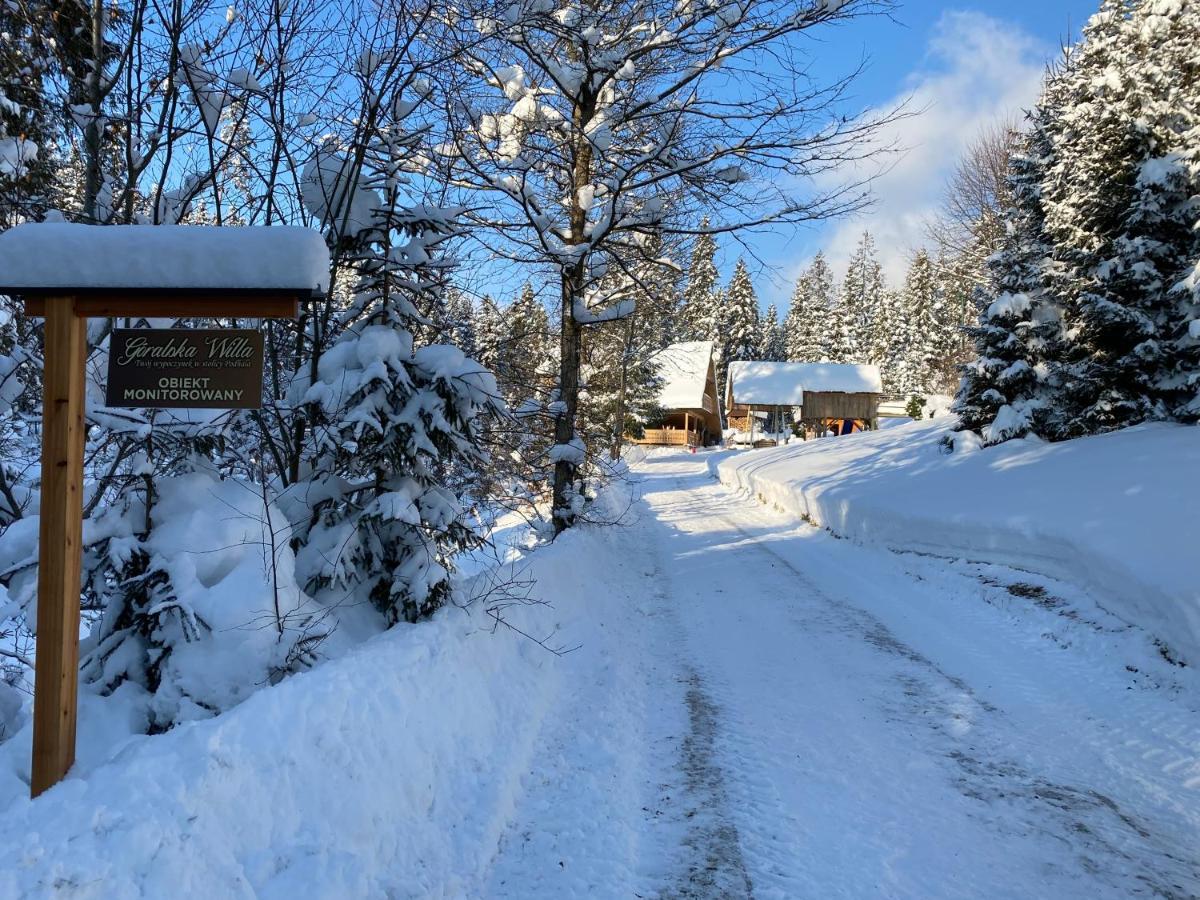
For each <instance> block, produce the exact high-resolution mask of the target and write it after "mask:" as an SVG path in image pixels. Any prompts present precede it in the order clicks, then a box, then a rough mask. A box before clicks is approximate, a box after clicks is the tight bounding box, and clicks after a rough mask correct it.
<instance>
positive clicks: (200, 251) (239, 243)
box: [0, 222, 329, 295]
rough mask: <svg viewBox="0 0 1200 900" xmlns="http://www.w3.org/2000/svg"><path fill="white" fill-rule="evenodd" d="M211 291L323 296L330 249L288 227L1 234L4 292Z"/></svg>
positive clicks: (62, 225)
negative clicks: (295, 293) (64, 289)
mask: <svg viewBox="0 0 1200 900" xmlns="http://www.w3.org/2000/svg"><path fill="white" fill-rule="evenodd" d="M57 288H66V289H77V290H88V289H91V290H113V289H121V288H129V289H139V290H145V289H154V288H159V289H164V290H173V289H189V288H190V289H207V290H237V291H255V290H263V291H269V290H275V291H296V292H297V293H305V292H315V293H318V294H323V293H326V292H327V291H328V289H329V250H328V248H327V247H326V246H325V239H324V237H322V236H321V234H320V233H319V232H316V231H313V230H312V229H309V228H297V227H291V226H256V227H246V228H234V227H228V228H226V227H217V226H212V225H77V224H73V223H67V222H37V223H26V224H23V225H18V226H17V227H16V228H12V229H10V230H8V231H6V232H4V233H3V234H0V290H5V291H11V292H13V293H22V292H23V291H25V292H29V293H39V294H43V295H44V294H47V293H50V292H51V291H52V290H53V289H57Z"/></svg>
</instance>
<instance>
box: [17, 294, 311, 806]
mask: <svg viewBox="0 0 1200 900" xmlns="http://www.w3.org/2000/svg"><path fill="white" fill-rule="evenodd" d="M0 293H2V294H10V295H13V296H19V297H22V298H23V299H24V300H25V311H26V313H27V314H28V315H34V316H45V318H46V329H45V357H44V358H45V375H44V383H45V386H44V399H43V404H42V491H41V522H40V528H39V532H38V542H39V551H38V594H37V653H36V656H35V660H34V686H33V771H32V779H31V781H30V794H31V795H32V796H34V797H36V796H38V794H40V793H42V792H43V791H45V790H47V789H48V788H50V787H53V786H54V785H55V784H57V783H58V782H59V781H61V780H62V779H63V778H64V777H65V776H66V774H67V772H68V771H69V770H70V768H71V766H72V765H73V764H74V762H75V722H76V716H77V708H78V698H79V600H80V584H79V579H80V565H81V560H82V550H83V451H84V436H85V432H86V424H85V419H84V416H85V390H84V388H85V385H84V374H85V365H86V362H87V319H88V317H89V316H114V317H116V316H130V317H134V318H144V317H148V316H162V317H171V318H185V317H192V316H204V317H226V316H228V317H251V318H282V317H295V316H296V315H297V312H298V310H299V303H300V301H301V300H308V299H312V298H313V297H314V296H319V295H316V294H314V292H313V291H312V290H286V291H285V290H275V289H271V290H259V289H245V288H243V289H232V290H228V291H217V290H212V289H209V290H200V291H198V290H190V289H179V288H163V289H147V288H138V289H131V290H116V289H112V288H106V289H71V288H66V287H64V288H56V289H46V288H36V289H31V288H26V287H21V286H14V287H0ZM148 333H149V332H148ZM179 333H180V334H181V335H183V336H187V335H189V334H191V333H192V332H191V331H190V330H187V329H181V330H180V332H179ZM258 346H259V349H260V351H261V343H260V344H259V345H258ZM168 371H170V370H168ZM258 389H259V390H260V391H261V383H260V384H259V386H258ZM177 393H178V392H177ZM238 399H239V400H240V399H241V397H239V398H238ZM121 405H131V404H121ZM137 405H144V406H154V407H171V406H174V407H192V406H206V405H207V406H210V407H211V406H212V405H213V404H211V403H202V402H198V401H196V400H193V399H192V398H191V395H190V393H189V394H187V395H186V396H181V398H180V399H179V400H178V402H172V401H171V398H170V397H165V398H163V399H161V400H160V398H158V397H157V396H156V398H155V400H154V402H146V403H144V404H137ZM216 405H218V406H219V407H221V408H224V406H226V405H227V406H229V407H234V406H246V405H248V404H246V403H242V402H239V403H234V402H229V403H227V404H225V403H224V402H222V403H219V404H216ZM253 405H257V404H253Z"/></svg>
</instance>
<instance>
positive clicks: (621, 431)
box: [608, 319, 633, 462]
mask: <svg viewBox="0 0 1200 900" xmlns="http://www.w3.org/2000/svg"><path fill="white" fill-rule="evenodd" d="M632 341H633V321H632V319H630V320H628V321H626V323H625V340H624V342H623V343H622V344H621V384H620V387H619V388H618V389H617V409H616V411H615V413H614V414H613V416H614V419H613V431H612V448H611V449H610V450H609V454H608V455H609V457H610V458H611V459H612V460H613V462H616V461H617V460H618V459H620V458H621V442H622V440H623V439H624V437H625V397H626V394H627V393H628V390H629V345H630V343H632Z"/></svg>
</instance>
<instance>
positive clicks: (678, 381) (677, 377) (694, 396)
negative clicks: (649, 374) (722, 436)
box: [654, 341, 713, 409]
mask: <svg viewBox="0 0 1200 900" xmlns="http://www.w3.org/2000/svg"><path fill="white" fill-rule="evenodd" d="M712 353H713V342H712V341H686V342H684V343H681V344H672V345H671V346H669V347H666V348H665V349H663V350H660V351H659V352H658V353H656V354H655V355H654V363H655V364H656V365H657V366H658V374H659V376H660V377H661V378H662V380H663V385H662V388H661V389H660V390H659V392H658V405H659V406H661V407H662V408H663V409H703V408H704V388H705V384H706V382H707V381H708V367H709V365H710V364H711V362H712Z"/></svg>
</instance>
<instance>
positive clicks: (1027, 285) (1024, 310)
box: [953, 75, 1058, 444]
mask: <svg viewBox="0 0 1200 900" xmlns="http://www.w3.org/2000/svg"><path fill="white" fill-rule="evenodd" d="M1052 78H1053V75H1051V79H1052ZM1057 99H1058V97H1057V94H1056V93H1055V92H1051V91H1047V92H1045V93H1044V94H1043V96H1042V98H1041V101H1040V103H1039V106H1038V107H1036V108H1035V109H1034V110H1033V112H1032V113H1031V114H1030V117H1029V129H1028V131H1026V132H1025V134H1024V136H1023V138H1022V141H1021V143H1020V144H1019V145H1018V147H1017V148H1016V149H1015V151H1014V153H1013V155H1012V159H1011V162H1010V173H1009V187H1010V189H1011V192H1012V203H1013V205H1012V206H1011V207H1010V208H1009V209H1008V211H1007V213H1006V229H1005V238H1004V243H1003V246H1002V247H1001V249H1000V251H999V252H997V253H996V254H994V255H993V256H992V257H991V258H990V259H989V260H988V264H987V275H988V280H987V282H986V283H985V284H984V285H983V287H982V288H980V289H979V292H978V293H979V300H978V302H979V304H980V305H981V306H982V308H983V312H982V314H981V316H980V319H979V323H978V324H977V325H975V326H973V327H972V328H970V329H968V332H969V334H970V336H971V338H972V340H973V341H974V345H975V354H976V358H975V359H974V360H972V361H970V362H968V363H967V364H966V365H964V366H963V372H962V381H961V383H960V384H959V388H958V392H957V394H956V395H955V400H954V407H953V409H954V412H955V413H957V414H958V417H959V423H958V429H959V430H966V431H973V432H976V433H978V434H979V436H980V437H981V438H982V439H983V441H984V442H985V443H987V444H995V443H1000V442H1001V441H1005V440H1008V439H1009V438H1013V437H1021V436H1023V435H1025V434H1028V433H1030V432H1031V431H1034V430H1036V428H1037V427H1038V426H1039V424H1040V423H1041V422H1042V421H1044V419H1045V414H1046V384H1045V371H1044V366H1043V360H1044V358H1045V346H1046V338H1045V337H1044V335H1039V333H1038V329H1052V328H1054V325H1055V316H1054V311H1055V305H1054V303H1053V302H1051V300H1050V298H1048V297H1047V295H1046V290H1045V282H1046V275H1047V273H1046V266H1047V263H1048V261H1049V258H1050V253H1051V244H1050V241H1049V238H1048V237H1047V235H1046V231H1045V215H1044V212H1043V208H1042V201H1041V183H1042V178H1043V176H1044V174H1045V172H1046V170H1047V169H1048V167H1049V165H1050V163H1051V162H1052V160H1053V154H1054V149H1053V146H1052V144H1051V141H1050V137H1049V133H1048V125H1049V123H1051V122H1052V121H1053V119H1054V117H1055V116H1056V115H1057V114H1058V109H1057V107H1056V105H1055V101H1056V100H1057Z"/></svg>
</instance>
